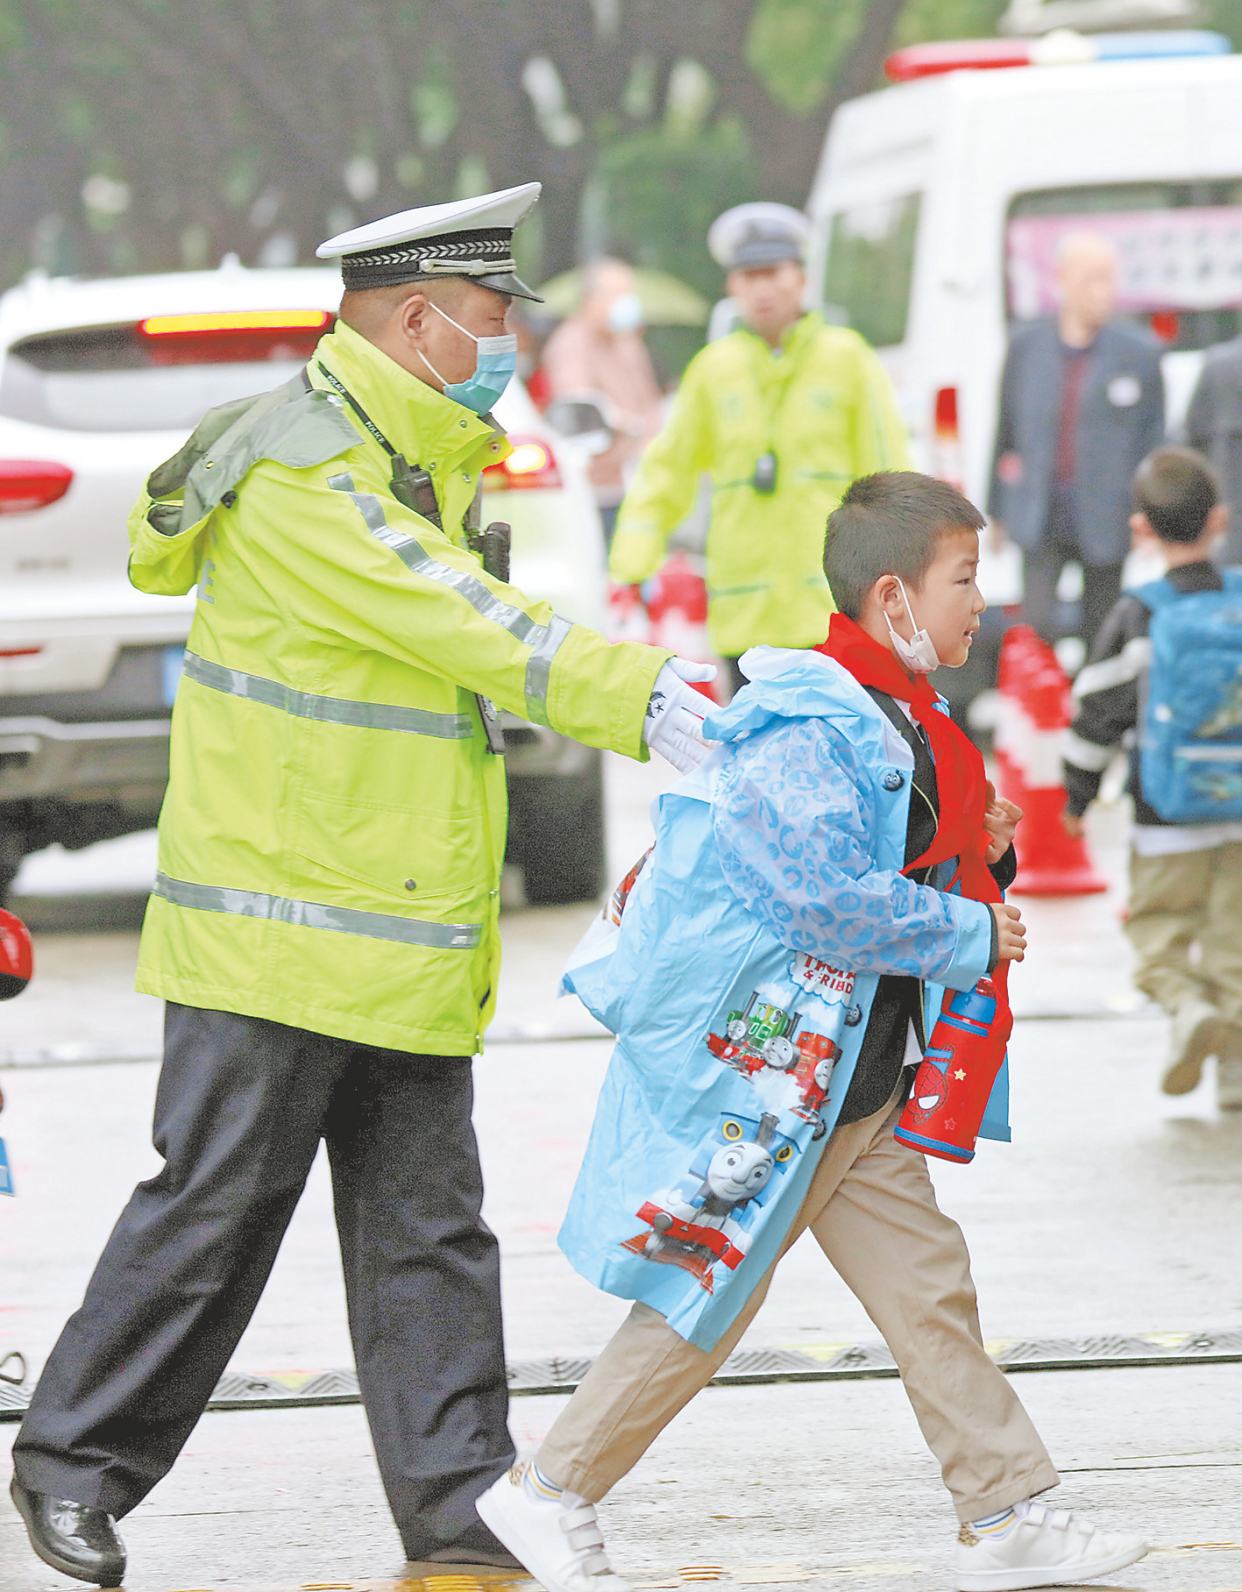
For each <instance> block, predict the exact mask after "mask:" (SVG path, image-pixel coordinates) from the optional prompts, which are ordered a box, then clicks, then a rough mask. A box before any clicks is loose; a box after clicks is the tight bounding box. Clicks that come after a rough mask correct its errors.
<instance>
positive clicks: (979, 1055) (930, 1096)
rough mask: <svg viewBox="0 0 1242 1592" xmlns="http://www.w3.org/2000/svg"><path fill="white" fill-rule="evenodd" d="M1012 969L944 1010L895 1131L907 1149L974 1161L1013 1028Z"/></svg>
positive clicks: (1002, 969) (1004, 968)
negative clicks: (1009, 979) (1009, 978)
mask: <svg viewBox="0 0 1242 1592" xmlns="http://www.w3.org/2000/svg"><path fill="white" fill-rule="evenodd" d="M1007 972H1008V964H1007V963H1004V962H1002V963H1001V964H1000V966H999V967H998V968H997V970H996V972H995V973H993V974H992V975H991V976H990V977H989V978H981V979H980V980H979V982H978V983H977V984H976V985H975V987H974V989H970V990H955V991H953V992H952V993H951V994H949V995H948V996H947V998H946V1000H945V1003H944V1005H943V1006H942V1007H941V1009H940V1016H939V1017H938V1018H937V1019H936V1026H935V1028H933V1029H932V1034H931V1040H930V1042H929V1044H928V1046H927V1049H926V1051H925V1052H924V1054H923V1060H922V1062H921V1063H920V1065H919V1069H918V1071H917V1072H916V1073H915V1075H914V1087H913V1088H912V1089H911V1091H910V1098H909V1099H908V1100H907V1101H906V1106H905V1110H904V1111H903V1112H902V1113H901V1116H900V1118H899V1119H898V1122H897V1126H896V1128H895V1129H894V1133H895V1134H896V1137H897V1138H898V1139H900V1140H901V1142H902V1143H903V1144H909V1145H912V1146H913V1148H914V1149H916V1150H922V1151H923V1153H924V1154H925V1155H936V1156H939V1157H940V1158H941V1160H944V1161H972V1160H973V1159H974V1155H975V1140H976V1138H977V1137H978V1133H979V1125H980V1123H981V1122H982V1121H983V1113H984V1111H985V1110H986V1109H987V1103H988V1096H989V1095H990V1094H991V1093H992V1085H993V1084H994V1083H995V1082H996V1075H997V1073H998V1072H999V1071H1000V1069H1001V1063H1002V1062H1003V1061H1004V1059H1005V1046H1006V1044H1007V1043H1008V1042H1009V1035H1010V1032H1011V1030H1012V1028H1013V1013H1012V1012H1011V1011H1010V1010H1009V998H1008V994H1007V991H1006V987H1005V985H1006V974H1007Z"/></svg>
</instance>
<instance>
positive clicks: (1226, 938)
mask: <svg viewBox="0 0 1242 1592" xmlns="http://www.w3.org/2000/svg"><path fill="white" fill-rule="evenodd" d="M1126 933H1127V934H1128V935H1129V936H1130V943H1131V944H1132V945H1133V946H1134V949H1135V950H1136V951H1137V952H1138V966H1137V968H1136V969H1135V972H1134V982H1135V983H1136V984H1137V985H1138V987H1139V988H1140V989H1141V990H1142V991H1143V993H1144V994H1145V995H1150V996H1151V997H1152V999H1153V1000H1156V1001H1159V1002H1160V1004H1161V1006H1163V1007H1164V1009H1165V1011H1166V1012H1170V1013H1171V1012H1175V1011H1176V1010H1177V1008H1178V1007H1179V1006H1181V1005H1184V1004H1185V1002H1186V1001H1188V1000H1205V1001H1208V1002H1209V1003H1210V1004H1211V1005H1213V1006H1215V1007H1216V1009H1217V1011H1219V1012H1220V1014H1221V1016H1222V1017H1225V1018H1227V1019H1228V1020H1229V1021H1230V1022H1232V1023H1242V844H1239V843H1237V842H1236V841H1235V842H1231V843H1230V844H1229V845H1225V846H1209V847H1207V848H1205V849H1204V850H1203V851H1182V852H1176V853H1174V854H1173V855H1172V856H1168V857H1140V856H1139V855H1138V853H1137V852H1133V851H1132V852H1131V853H1130V915H1129V917H1128V919H1127V920H1126ZM1194 946H1198V951H1199V959H1198V962H1197V964H1196V963H1193V962H1192V961H1191V951H1192V947H1194Z"/></svg>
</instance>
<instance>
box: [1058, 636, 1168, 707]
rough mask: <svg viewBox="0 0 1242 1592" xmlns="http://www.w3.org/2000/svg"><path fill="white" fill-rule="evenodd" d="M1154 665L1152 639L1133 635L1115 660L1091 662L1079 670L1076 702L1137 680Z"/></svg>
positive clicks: (1075, 687)
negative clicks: (1152, 661) (1151, 663)
mask: <svg viewBox="0 0 1242 1592" xmlns="http://www.w3.org/2000/svg"><path fill="white" fill-rule="evenodd" d="M1150 662H1151V637H1150V636H1133V637H1131V639H1130V640H1129V641H1127V642H1126V644H1125V646H1124V647H1123V648H1122V649H1121V651H1120V652H1119V653H1118V654H1117V656H1116V657H1115V658H1101V659H1100V661H1099V663H1088V664H1087V665H1085V667H1083V668H1081V669H1079V671H1078V674H1077V675H1076V676H1075V679H1074V691H1073V696H1074V701H1075V702H1081V701H1082V699H1083V697H1085V696H1093V695H1094V694H1095V692H1097V691H1111V690H1112V689H1113V687H1114V686H1118V685H1126V684H1127V683H1128V682H1129V681H1131V680H1137V679H1138V677H1139V675H1140V674H1142V672H1143V670H1144V669H1145V668H1146V667H1147V665H1148V664H1149V663H1150Z"/></svg>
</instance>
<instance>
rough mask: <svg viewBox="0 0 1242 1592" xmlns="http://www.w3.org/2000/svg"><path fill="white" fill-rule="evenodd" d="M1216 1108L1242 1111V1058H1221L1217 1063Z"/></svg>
mask: <svg viewBox="0 0 1242 1592" xmlns="http://www.w3.org/2000/svg"><path fill="white" fill-rule="evenodd" d="M1216 1106H1217V1109H1218V1110H1220V1111H1242V1056H1221V1057H1220V1059H1219V1060H1218V1061H1217V1063H1216Z"/></svg>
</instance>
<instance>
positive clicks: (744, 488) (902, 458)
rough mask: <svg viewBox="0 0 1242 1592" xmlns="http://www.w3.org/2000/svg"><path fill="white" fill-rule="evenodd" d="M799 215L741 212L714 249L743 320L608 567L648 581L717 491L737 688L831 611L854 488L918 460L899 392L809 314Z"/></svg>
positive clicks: (860, 351)
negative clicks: (702, 501)
mask: <svg viewBox="0 0 1242 1592" xmlns="http://www.w3.org/2000/svg"><path fill="white" fill-rule="evenodd" d="M807 233H808V224H807V220H806V217H805V216H803V215H801V214H800V213H799V212H798V211H797V210H792V209H790V208H789V206H788V205H777V204H746V205H738V206H737V207H735V208H734V209H732V210H727V211H726V212H725V213H724V215H722V216H720V217H718V219H717V220H716V221H715V222H714V223H713V225H712V228H711V231H710V233H709V234H708V240H707V241H708V247H709V248H710V250H711V252H712V256H713V258H714V259H715V260H716V262H717V263H718V264H719V265H720V266H721V267H722V268H723V269H724V271H725V272H726V273H727V290H728V293H729V296H730V297H731V298H732V299H733V300H734V301H735V302H736V304H737V306H738V310H739V312H740V314H741V317H742V321H743V322H744V324H743V325H742V326H741V327H740V328H739V329H738V330H737V331H733V332H730V333H729V334H728V335H727V336H725V337H722V338H720V339H719V340H718V341H717V342H714V343H709V344H708V345H707V347H706V348H704V349H702V350H701V351H700V352H699V353H698V354H696V355H695V357H694V358H693V359H692V360H691V361H690V364H689V365H688V366H687V367H686V371H685V374H684V375H683V377H682V380H681V387H680V389H679V391H678V393H677V397H676V400H675V402H674V405H673V410H672V413H671V415H670V417H669V420H668V423H667V424H666V425H665V427H664V429H663V431H662V432H661V433H660V435H659V436H658V437H657V438H656V440H655V441H654V442H653V443H652V444H651V446H650V447H649V448H648V449H647V451H646V452H645V453H644V454H643V456H642V459H641V460H640V461H639V465H638V471H637V474H636V475H635V478H634V482H633V484H632V486H631V487H630V489H629V491H628V492H627V494H626V497H625V501H624V503H623V504H622V506H621V513H620V516H619V517H618V520H617V531H616V536H615V538H614V540H613V544H612V554H611V558H610V560H609V573H610V574H611V575H612V578H613V579H614V580H615V581H618V582H621V583H623V584H633V583H637V582H640V581H644V580H646V579H647V578H648V577H649V576H651V575H654V574H655V572H656V570H657V569H658V568H659V567H660V565H661V563H662V562H663V560H664V555H665V550H666V548H667V545H668V539H669V537H670V536H671V535H672V532H673V531H674V529H675V528H676V527H677V525H678V524H679V523H680V522H681V521H682V520H683V519H684V518H685V517H686V515H687V514H688V513H689V511H690V509H691V507H692V506H693V504H694V500H695V497H696V495H697V493H698V490H699V483H700V480H701V478H702V476H703V474H704V472H706V473H707V475H708V476H709V477H710V480H711V488H712V503H711V519H710V523H709V526H708V531H707V589H708V629H709V633H710V637H711V644H712V647H713V649H714V650H715V651H716V653H718V654H719V656H720V657H721V658H723V659H724V661H725V665H726V667H727V669H728V672H729V677H730V683H731V685H732V687H733V689H734V690H737V689H738V688H739V687H740V686H742V685H743V684H745V676H744V675H743V673H742V671H741V670H740V669H739V667H738V663H737V660H738V657H739V655H740V654H741V653H743V652H745V651H746V649H747V648H748V647H755V646H759V645H761V644H764V643H767V644H770V645H772V646H779V647H813V646H814V645H815V644H816V643H817V642H819V641H821V640H822V639H823V636H824V632H825V631H826V630H827V628H828V620H829V617H830V616H831V614H832V611H833V602H832V594H831V593H830V592H829V590H828V582H827V581H826V580H825V579H824V571H823V549H824V525H825V523H826V522H827V519H828V515H829V514H830V513H831V512H832V510H833V509H834V508H835V507H836V505H837V504H838V503H839V502H840V500H841V495H842V493H843V492H844V491H845V489H846V487H848V486H849V484H850V482H851V481H853V480H855V479H856V478H857V477H858V476H860V475H867V474H870V473H871V472H872V471H876V470H888V469H901V468H903V467H905V466H906V465H907V464H908V462H909V457H908V441H907V437H906V431H905V427H904V425H903V424H902V421H901V418H900V416H899V414H898V412H897V403H896V398H895V396H894V394H893V389H892V384H891V382H890V381H889V379H888V376H887V374H886V372H885V370H884V367H883V366H882V365H881V364H880V361H879V360H878V359H877V357H876V355H875V354H874V353H873V352H872V350H871V349H870V348H869V347H868V346H867V344H866V343H865V342H864V341H863V340H862V338H861V337H859V335H858V334H857V332H852V331H850V330H848V329H847V328H846V327H842V326H827V325H825V323H824V320H823V318H822V317H821V316H820V315H819V314H818V313H816V312H814V311H808V310H807V309H806V308H805V304H804V299H805V296H806V270H805V267H804V265H803V256H804V252H805V248H806V240H807Z"/></svg>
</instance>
